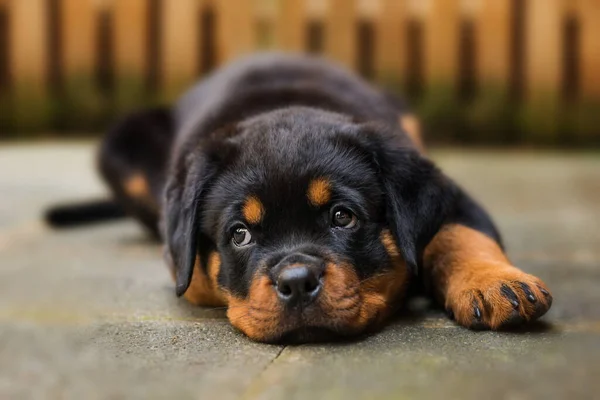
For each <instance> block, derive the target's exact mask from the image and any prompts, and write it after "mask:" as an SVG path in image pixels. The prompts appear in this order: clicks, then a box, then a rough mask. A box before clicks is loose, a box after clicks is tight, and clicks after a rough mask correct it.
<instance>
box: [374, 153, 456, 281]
mask: <svg viewBox="0 0 600 400" xmlns="http://www.w3.org/2000/svg"><path fill="white" fill-rule="evenodd" d="M380 160H381V161H380V167H381V172H382V180H383V186H384V190H385V193H386V217H387V219H388V223H389V224H390V228H391V230H392V232H393V233H394V236H395V239H396V242H397V243H398V246H399V247H400V251H401V252H402V255H403V257H404V260H405V261H406V264H407V265H408V266H409V268H410V269H411V270H412V272H413V273H415V274H416V273H417V272H418V267H419V266H420V265H421V261H422V256H423V252H424V250H425V247H426V246H427V244H429V242H430V241H431V239H433V236H434V235H435V234H436V233H437V232H438V230H439V229H440V227H441V225H442V224H443V222H444V220H445V219H446V218H447V216H448V214H449V212H450V209H451V207H452V204H453V203H454V197H455V194H454V189H453V188H454V186H453V185H452V183H451V181H450V180H449V179H448V178H447V177H445V176H444V175H443V174H442V173H441V172H440V171H439V170H438V169H437V168H436V167H435V166H434V165H433V163H432V162H431V161H429V160H427V159H425V158H424V157H422V156H421V155H420V154H419V153H417V151H416V150H414V149H412V148H410V149H406V148H399V147H396V148H389V149H388V150H387V151H385V154H384V155H383V157H381V158H380Z"/></svg>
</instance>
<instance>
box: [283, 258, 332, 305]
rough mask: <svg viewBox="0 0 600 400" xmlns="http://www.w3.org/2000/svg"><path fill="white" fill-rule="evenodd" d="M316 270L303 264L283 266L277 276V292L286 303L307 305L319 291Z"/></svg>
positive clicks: (319, 286) (319, 284) (319, 283)
mask: <svg viewBox="0 0 600 400" xmlns="http://www.w3.org/2000/svg"><path fill="white" fill-rule="evenodd" d="M319 278H320V277H319V275H318V274H317V271H315V270H314V269H311V268H309V267H307V266H305V265H294V266H290V267H287V268H285V269H284V270H283V271H281V273H280V274H279V276H278V277H277V285H276V287H277V294H278V295H279V298H280V299H281V300H283V301H284V302H285V303H286V304H287V305H289V306H294V305H297V304H302V305H307V304H309V303H310V302H311V301H313V300H314V299H315V297H317V295H318V294H319V292H320V291H321V282H320V281H319Z"/></svg>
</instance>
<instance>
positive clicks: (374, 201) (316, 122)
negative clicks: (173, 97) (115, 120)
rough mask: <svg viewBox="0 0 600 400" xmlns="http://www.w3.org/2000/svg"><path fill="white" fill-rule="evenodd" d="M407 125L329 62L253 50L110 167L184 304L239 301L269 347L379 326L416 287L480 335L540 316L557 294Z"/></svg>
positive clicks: (123, 147) (391, 101)
mask: <svg viewBox="0 0 600 400" xmlns="http://www.w3.org/2000/svg"><path fill="white" fill-rule="evenodd" d="M407 115H408V114H407V110H406V109H405V108H404V106H403V105H402V104H401V102H399V101H398V100H396V99H395V98H393V97H391V96H389V95H386V94H385V93H383V92H381V91H378V90H376V89H374V88H372V87H371V86H369V85H368V84H366V83H365V82H364V81H362V80H361V79H360V78H358V77H356V76H354V75H352V74H350V73H348V72H346V71H344V70H342V69H340V68H338V67H336V66H333V65H331V64H329V63H326V62H324V61H321V60H317V59H313V58H305V57H300V56H285V55H277V54H272V55H262V56H254V57H251V58H248V59H246V60H242V61H240V62H238V63H236V64H232V65H230V66H228V67H226V68H224V69H222V70H220V71H218V72H216V73H215V74H213V75H212V76H210V77H209V78H207V79H206V80H204V81H202V82H200V83H199V84H197V85H196V86H195V87H193V88H192V89H191V90H190V91H189V92H188V93H187V94H186V95H184V96H183V97H182V99H181V100H180V101H179V102H178V103H177V104H176V105H175V106H174V108H173V109H172V110H150V111H146V112H142V113H138V114H135V115H132V116H130V117H128V118H126V119H125V120H124V121H123V122H121V124H119V125H117V127H116V128H115V129H113V130H112V131H111V132H110V133H109V134H108V135H107V137H106V140H105V142H104V144H103V147H102V151H101V171H102V173H103V176H104V177H105V178H106V180H107V182H108V183H109V186H110V187H111V188H112V189H113V192H114V193H115V196H116V198H117V199H118V200H119V201H120V202H121V204H123V206H124V208H125V209H126V210H127V211H129V213H130V214H131V215H133V216H134V217H136V218H137V219H138V220H140V221H141V222H142V223H143V224H144V225H145V226H146V227H147V228H149V229H150V230H151V231H152V232H154V233H156V234H157V235H158V234H159V232H161V233H162V237H163V239H164V240H165V242H166V259H167V261H168V263H169V264H170V267H171V269H172V272H173V275H174V278H175V281H176V285H177V289H176V290H177V293H178V295H184V296H185V297H186V298H187V299H188V300H189V301H191V302H193V303H195V304H200V305H221V304H223V305H227V306H228V310H229V311H228V316H229V319H230V320H231V322H232V323H233V324H234V325H235V326H236V327H238V328H239V329H241V330H242V331H243V332H244V333H246V334H247V335H249V336H250V337H252V338H254V339H256V340H262V341H275V340H280V339H282V338H288V337H295V338H300V339H301V340H308V339H310V338H311V337H312V335H313V334H315V333H322V332H328V333H334V334H342V335H347V334H356V333H359V332H362V331H365V330H366V329H368V328H371V327H376V326H378V325H380V323H381V322H382V321H384V320H385V318H386V317H387V316H389V315H390V314H391V313H392V312H393V310H394V309H395V308H396V306H397V305H398V304H400V302H401V300H402V298H403V295H404V293H405V292H406V290H407V287H408V286H409V285H411V284H412V283H414V282H415V279H417V277H418V279H422V280H423V281H424V283H425V287H427V288H428V289H429V292H430V293H431V294H432V295H433V296H435V297H436V298H437V299H438V300H439V301H440V302H441V303H442V304H443V305H444V306H445V307H446V309H447V310H448V311H449V312H450V313H451V314H453V316H454V317H455V319H456V320H457V321H458V322H459V323H461V324H463V325H465V326H468V327H479V328H494V329H495V328H500V327H503V326H507V325H510V324H514V323H518V322H523V321H529V320H533V319H535V318H537V317H539V316H541V315H542V314H543V313H545V312H546V310H547V309H548V308H549V307H550V304H551V297H550V294H549V292H548V290H547V288H546V287H545V286H544V284H543V282H541V281H540V280H539V279H537V278H535V277H533V276H530V275H527V274H525V273H523V272H521V271H520V270H518V269H517V268H515V267H513V266H512V265H511V264H510V262H509V261H508V260H507V259H506V257H505V256H504V254H503V251H502V248H501V244H500V238H499V235H498V233H497V231H496V229H495V227H494V225H493V223H492V221H491V220H490V218H489V217H488V215H487V214H486V213H485V211H484V210H483V209H482V208H481V207H479V206H478V205H477V204H476V203H475V202H474V201H472V200H471V199H470V198H469V197H468V196H467V195H466V194H465V193H464V192H463V191H462V190H461V189H460V188H458V187H457V186H456V185H455V184H454V183H453V182H452V181H451V180H449V179H448V178H447V177H445V176H444V175H443V174H442V173H441V172H440V171H438V170H437V169H436V168H435V167H434V166H433V164H431V162H429V161H428V160H426V159H425V158H424V157H423V156H422V155H420V154H419V151H418V143H416V142H415V140H411V138H410V137H409V135H408V134H407V132H406V130H405V129H404V128H403V127H402V126H401V123H400V121H402V118H403V117H405V116H407ZM163 193H164V196H163ZM159 221H163V223H164V224H160V225H162V229H159Z"/></svg>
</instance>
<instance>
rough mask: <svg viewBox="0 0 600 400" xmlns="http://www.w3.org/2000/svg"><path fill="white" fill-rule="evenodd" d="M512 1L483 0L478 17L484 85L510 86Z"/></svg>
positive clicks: (480, 65)
mask: <svg viewBox="0 0 600 400" xmlns="http://www.w3.org/2000/svg"><path fill="white" fill-rule="evenodd" d="M510 4H511V2H510V0H483V3H482V7H481V14H480V15H479V18H478V20H477V30H478V33H479V35H478V40H477V44H476V46H477V55H478V57H477V61H478V66H477V71H478V74H479V80H480V82H482V84H483V85H495V86H496V87H502V88H507V86H508V78H509V73H510V37H511V32H510V29H511V27H510V20H511V8H510Z"/></svg>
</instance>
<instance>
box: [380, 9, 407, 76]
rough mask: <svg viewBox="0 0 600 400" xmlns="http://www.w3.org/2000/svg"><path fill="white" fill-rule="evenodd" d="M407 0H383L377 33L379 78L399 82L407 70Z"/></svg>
mask: <svg viewBox="0 0 600 400" xmlns="http://www.w3.org/2000/svg"><path fill="white" fill-rule="evenodd" d="M406 11H407V10H406V0H382V4H381V13H380V15H379V16H378V19H377V27H376V34H375V41H376V50H375V51H376V53H375V54H376V59H375V70H376V71H377V78H378V79H379V80H380V81H381V82H383V83H387V84H392V85H395V84H396V83H399V82H400V81H401V79H402V77H403V76H404V73H405V70H406V55H407V52H406V14H407V12H406Z"/></svg>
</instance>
